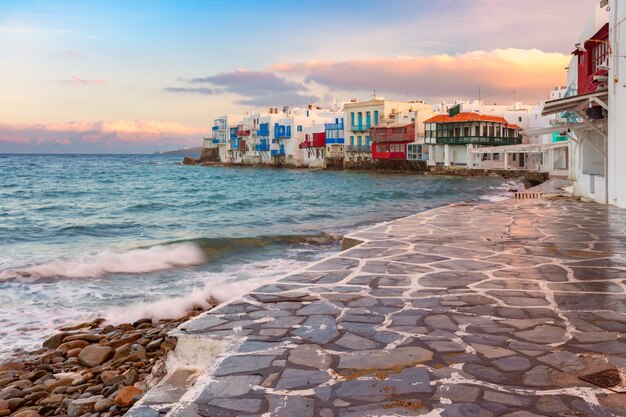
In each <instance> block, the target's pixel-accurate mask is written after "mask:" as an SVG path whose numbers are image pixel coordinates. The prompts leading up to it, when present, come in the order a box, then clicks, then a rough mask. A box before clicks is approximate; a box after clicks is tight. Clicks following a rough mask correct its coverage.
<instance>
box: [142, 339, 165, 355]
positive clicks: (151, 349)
mask: <svg viewBox="0 0 626 417" xmlns="http://www.w3.org/2000/svg"><path fill="white" fill-rule="evenodd" d="M161 343H163V338H161V339H157V340H153V341H152V342H150V343H148V344H147V345H146V351H148V352H154V351H155V350H158V349H159V347H161Z"/></svg>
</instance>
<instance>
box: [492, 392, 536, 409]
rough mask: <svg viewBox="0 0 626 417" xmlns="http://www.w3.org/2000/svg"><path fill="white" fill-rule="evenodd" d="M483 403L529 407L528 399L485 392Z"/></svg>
mask: <svg viewBox="0 0 626 417" xmlns="http://www.w3.org/2000/svg"><path fill="white" fill-rule="evenodd" d="M483 399H484V400H485V401H493V402H496V403H501V404H506V405H514V406H517V407H526V406H528V405H530V403H531V400H530V398H528V397H520V396H517V395H511V394H505V393H503V392H496V391H485V393H484V394H483Z"/></svg>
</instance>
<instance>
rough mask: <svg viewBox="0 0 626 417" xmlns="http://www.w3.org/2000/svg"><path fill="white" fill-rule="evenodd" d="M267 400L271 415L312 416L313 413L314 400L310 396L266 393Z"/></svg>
mask: <svg viewBox="0 0 626 417" xmlns="http://www.w3.org/2000/svg"><path fill="white" fill-rule="evenodd" d="M267 401H268V405H269V407H268V408H269V409H270V410H272V417H294V416H298V417H313V416H314V413H315V401H314V400H313V399H312V398H308V397H302V396H291V395H287V396H283V395H268V396H267Z"/></svg>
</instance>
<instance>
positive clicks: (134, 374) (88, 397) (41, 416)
mask: <svg viewBox="0 0 626 417" xmlns="http://www.w3.org/2000/svg"><path fill="white" fill-rule="evenodd" d="M211 304H212V305H213V306H214V305H215V304H216V303H215V302H211ZM211 308H213V307H211ZM208 310H210V308H209V309H204V308H201V307H195V308H194V309H192V310H191V311H189V312H188V313H186V314H185V315H184V316H182V317H178V318H176V319H163V320H152V319H150V318H144V319H140V320H137V321H135V322H133V323H122V324H119V325H116V326H114V325H111V324H107V323H106V322H105V320H104V319H101V318H98V319H95V320H92V321H90V322H86V323H80V324H75V325H66V326H61V327H60V328H58V329H57V330H56V331H55V333H54V334H53V335H52V336H50V337H48V338H47V339H46V340H44V341H43V343H42V346H43V347H42V348H41V349H39V350H36V351H32V352H27V353H21V357H13V358H11V359H10V360H9V361H6V362H5V361H3V362H1V363H0V417H4V416H10V415H11V416H13V415H15V416H19V417H47V416H69V417H79V416H82V415H84V414H92V413H99V414H98V415H99V416H101V417H114V416H121V415H124V414H125V413H126V412H127V411H128V410H129V409H130V407H132V405H133V404H134V403H135V402H137V401H138V400H139V399H140V398H141V397H142V396H143V394H145V393H146V392H147V391H148V390H150V389H151V388H152V387H154V386H156V385H157V384H158V383H159V382H160V381H161V380H162V378H163V377H164V376H165V375H166V366H165V361H166V359H167V356H168V353H169V352H171V351H173V350H174V349H175V348H176V345H177V343H178V340H177V338H176V337H172V336H170V335H169V334H170V333H171V332H172V330H174V329H175V328H176V327H178V326H179V325H180V324H181V323H184V322H185V321H187V320H190V319H191V318H193V317H195V316H197V315H198V314H200V313H202V312H205V311H208Z"/></svg>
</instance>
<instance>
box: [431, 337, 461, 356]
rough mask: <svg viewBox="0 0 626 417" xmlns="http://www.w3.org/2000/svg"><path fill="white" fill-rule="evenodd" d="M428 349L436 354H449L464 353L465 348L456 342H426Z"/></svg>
mask: <svg viewBox="0 0 626 417" xmlns="http://www.w3.org/2000/svg"><path fill="white" fill-rule="evenodd" d="M426 344H427V345H428V346H430V348H431V349H432V350H433V351H435V352H438V353H451V352H465V347H464V346H463V345H461V344H460V343H457V342H451V341H447V340H446V341H441V342H426Z"/></svg>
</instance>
